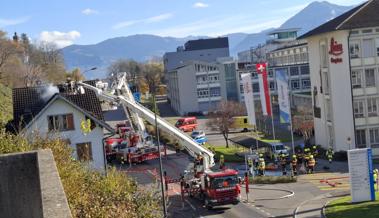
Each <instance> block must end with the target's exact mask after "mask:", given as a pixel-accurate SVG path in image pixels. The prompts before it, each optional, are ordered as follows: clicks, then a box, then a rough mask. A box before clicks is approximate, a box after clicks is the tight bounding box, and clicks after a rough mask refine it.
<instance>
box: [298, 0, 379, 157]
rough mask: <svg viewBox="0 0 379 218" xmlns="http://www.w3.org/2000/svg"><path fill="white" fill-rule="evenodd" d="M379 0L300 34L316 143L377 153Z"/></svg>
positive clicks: (378, 117)
mask: <svg viewBox="0 0 379 218" xmlns="http://www.w3.org/2000/svg"><path fill="white" fill-rule="evenodd" d="M378 11H379V1H378V0H371V1H368V2H366V3H364V4H361V5H359V6H357V7H355V8H353V9H352V10H350V11H348V12H346V13H344V14H342V15H340V16H338V17H336V18H335V19H333V20H330V21H329V22H327V23H325V24H323V25H321V26H319V27H317V28H315V29H313V30H311V31H309V32H308V33H306V34H304V35H303V36H301V37H300V38H301V39H306V40H307V42H308V48H309V60H310V72H311V84H312V99H313V107H314V125H315V140H316V143H317V144H320V145H322V146H324V147H329V146H331V147H333V148H334V149H335V150H348V149H352V148H356V147H358V148H363V147H371V148H373V153H374V154H375V155H379V110H378V107H379V105H378V104H379V17H378Z"/></svg>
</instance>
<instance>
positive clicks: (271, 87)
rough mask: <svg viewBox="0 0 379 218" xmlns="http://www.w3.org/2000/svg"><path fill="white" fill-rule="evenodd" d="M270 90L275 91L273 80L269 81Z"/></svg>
mask: <svg viewBox="0 0 379 218" xmlns="http://www.w3.org/2000/svg"><path fill="white" fill-rule="evenodd" d="M270 91H275V82H270Z"/></svg>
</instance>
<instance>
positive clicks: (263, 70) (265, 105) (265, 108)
mask: <svg viewBox="0 0 379 218" xmlns="http://www.w3.org/2000/svg"><path fill="white" fill-rule="evenodd" d="M256 70H257V73H258V79H259V93H260V98H261V104H262V112H263V115H266V116H271V102H270V90H269V86H268V80H267V63H258V64H256Z"/></svg>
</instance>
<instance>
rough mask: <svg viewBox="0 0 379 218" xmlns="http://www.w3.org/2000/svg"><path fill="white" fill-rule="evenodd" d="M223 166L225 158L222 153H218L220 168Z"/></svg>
mask: <svg viewBox="0 0 379 218" xmlns="http://www.w3.org/2000/svg"><path fill="white" fill-rule="evenodd" d="M224 167H225V159H224V155H223V154H221V155H220V169H224Z"/></svg>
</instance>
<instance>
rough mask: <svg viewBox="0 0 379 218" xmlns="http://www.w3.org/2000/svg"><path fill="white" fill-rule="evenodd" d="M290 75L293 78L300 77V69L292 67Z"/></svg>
mask: <svg viewBox="0 0 379 218" xmlns="http://www.w3.org/2000/svg"><path fill="white" fill-rule="evenodd" d="M290 75H291V76H298V75H299V68H298V67H290Z"/></svg>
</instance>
